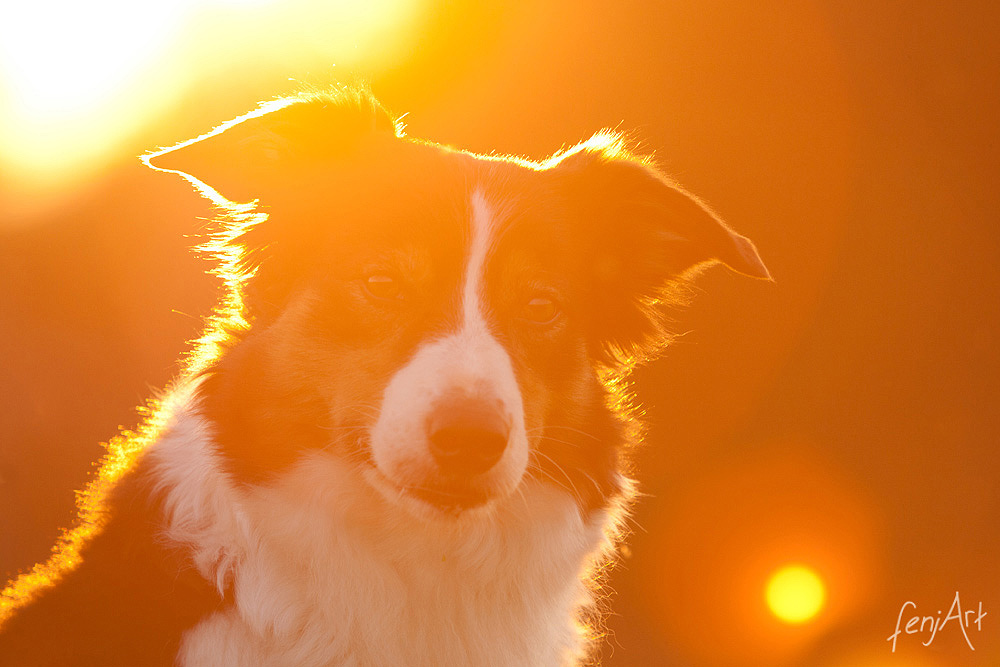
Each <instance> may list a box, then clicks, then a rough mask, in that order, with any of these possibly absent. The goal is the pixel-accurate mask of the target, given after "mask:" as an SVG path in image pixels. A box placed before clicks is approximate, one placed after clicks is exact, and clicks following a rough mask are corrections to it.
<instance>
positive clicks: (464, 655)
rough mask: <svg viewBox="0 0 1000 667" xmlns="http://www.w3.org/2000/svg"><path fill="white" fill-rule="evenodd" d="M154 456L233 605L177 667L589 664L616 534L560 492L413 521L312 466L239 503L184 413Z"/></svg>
mask: <svg viewBox="0 0 1000 667" xmlns="http://www.w3.org/2000/svg"><path fill="white" fill-rule="evenodd" d="M150 456H151V457H152V458H153V461H154V465H155V466H156V474H157V475H158V478H159V481H160V484H161V487H162V489H163V491H164V492H165V493H166V497H167V503H166V506H167V510H168V527H167V530H166V536H167V537H168V538H170V539H171V540H173V541H175V542H179V543H182V544H184V545H186V546H187V547H188V548H189V549H191V552H192V555H193V557H194V560H195V563H196V565H197V567H198V568H199V570H200V571H201V572H202V574H203V575H204V576H206V578H208V579H209V580H211V581H214V582H217V583H218V585H219V586H220V588H223V587H225V586H231V589H232V591H233V594H234V595H233V597H234V599H235V603H234V604H233V605H232V606H230V607H228V608H226V609H224V610H222V611H220V612H217V613H215V614H213V615H211V616H209V617H208V618H206V619H204V620H202V621H201V622H200V623H199V624H198V625H197V626H195V627H194V628H192V629H191V630H189V631H188V632H187V633H186V634H185V636H184V638H183V642H182V646H181V650H180V654H179V655H178V664H180V665H186V666H189V667H193V666H195V665H220V666H223V665H233V666H237V665H239V666H248V665H275V666H278V665H282V666H283V665H288V666H295V667H309V666H314V665H315V666H320V665H371V666H382V665H407V666H412V667H417V666H422V665H426V666H428V667H430V666H440V665H496V666H501V665H510V666H514V665H517V666H519V667H522V666H524V665H552V666H562V665H572V664H575V662H576V660H577V659H578V658H579V657H580V655H581V653H582V652H583V651H584V650H585V638H584V636H583V634H584V632H585V630H584V629H583V628H581V627H580V625H579V623H578V618H579V616H580V614H581V612H582V611H583V610H584V609H585V608H586V607H587V606H588V605H589V604H590V599H589V593H588V590H587V587H586V586H585V585H584V584H583V583H582V581H583V580H584V578H585V577H586V576H588V572H589V570H590V569H591V566H592V565H593V563H594V562H595V559H597V558H599V557H600V556H601V552H603V551H604V549H605V548H606V542H607V538H606V536H605V533H606V527H605V523H606V522H607V521H608V520H609V519H608V517H607V515H606V514H605V513H604V512H598V513H596V514H595V515H593V516H591V517H590V519H589V520H587V521H585V520H584V518H582V517H581V514H580V511H579V509H578V507H577V505H576V504H575V503H574V501H573V499H572V497H571V496H570V495H569V494H567V493H565V492H563V491H561V490H559V489H556V488H553V487H550V486H548V485H545V484H542V483H540V482H537V481H534V480H530V479H526V480H525V481H524V483H523V484H522V486H521V488H520V489H519V491H518V492H516V493H515V494H514V495H513V496H511V497H509V498H507V499H506V500H504V501H503V502H502V503H500V504H498V505H494V506H491V507H488V508H485V509H481V510H477V511H473V512H468V513H466V514H463V515H462V516H460V517H458V518H456V519H444V518H439V519H434V518H417V517H415V516H414V515H412V514H411V513H409V512H406V511H404V510H402V509H401V508H400V507H398V506H396V505H395V504H394V503H391V502H389V501H386V500H385V499H384V498H383V497H382V495H381V494H379V493H378V492H376V491H375V490H374V488H373V487H372V486H371V485H370V484H368V483H367V482H366V481H365V480H364V479H363V478H362V474H361V473H360V472H359V471H358V470H357V468H356V467H354V466H351V465H348V464H346V463H344V462H342V461H340V460H339V459H337V458H336V457H334V456H332V455H329V454H325V453H319V452H317V453H314V454H312V455H310V456H307V457H304V458H303V459H302V460H301V461H300V462H299V463H298V464H297V465H295V466H293V467H292V468H291V469H290V470H288V471H286V472H285V473H283V474H282V476H281V477H280V478H279V479H277V480H276V481H275V482H273V483H271V484H269V485H267V486H259V487H252V488H249V489H237V488H236V487H235V486H234V485H233V484H232V483H231V482H230V480H229V479H228V478H227V476H226V475H225V474H224V473H223V472H222V468H221V465H220V462H219V460H218V455H217V454H216V453H215V452H214V451H213V447H212V444H211V440H210V433H209V429H208V427H207V425H206V424H205V423H204V421H203V420H201V419H200V418H199V417H197V416H195V415H192V414H187V413H182V414H181V416H179V417H178V420H177V423H176V425H175V426H174V428H173V429H172V431H171V432H170V434H168V435H167V436H166V437H165V438H164V439H163V440H162V441H161V442H159V443H158V444H157V445H156V446H155V449H154V450H153V451H152V452H150Z"/></svg>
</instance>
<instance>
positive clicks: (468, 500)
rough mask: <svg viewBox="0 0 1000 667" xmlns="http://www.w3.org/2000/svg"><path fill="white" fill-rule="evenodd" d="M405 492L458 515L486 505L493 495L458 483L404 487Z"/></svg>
mask: <svg viewBox="0 0 1000 667" xmlns="http://www.w3.org/2000/svg"><path fill="white" fill-rule="evenodd" d="M403 491H404V492H405V493H407V494H408V495H410V496H413V497H414V498H417V499H419V500H422V501H423V502H425V503H427V504H429V505H432V506H434V507H435V508H437V509H439V510H442V511H445V512H449V513H454V514H458V513H460V512H464V511H465V510H469V509H472V508H474V507H479V506H480V505H485V504H486V503H488V502H489V501H490V500H491V499H492V497H493V496H492V495H491V494H490V493H489V492H488V491H487V490H485V489H483V488H480V487H475V486H471V485H469V484H462V483H458V482H442V483H438V484H434V485H427V486H409V487H404V488H403Z"/></svg>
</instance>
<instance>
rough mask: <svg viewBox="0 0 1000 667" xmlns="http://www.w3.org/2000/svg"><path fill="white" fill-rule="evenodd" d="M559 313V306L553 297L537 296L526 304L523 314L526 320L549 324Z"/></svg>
mask: <svg viewBox="0 0 1000 667" xmlns="http://www.w3.org/2000/svg"><path fill="white" fill-rule="evenodd" d="M558 314H559V306H557V305H556V302H555V301H553V300H552V299H550V298H548V297H544V296H536V297H535V298H533V299H532V300H531V301H528V303H526V304H524V309H523V311H522V314H521V316H522V317H524V319H526V320H531V321H532V322H538V323H539V324H548V323H549V322H551V321H552V320H554V319H555V318H556V315H558Z"/></svg>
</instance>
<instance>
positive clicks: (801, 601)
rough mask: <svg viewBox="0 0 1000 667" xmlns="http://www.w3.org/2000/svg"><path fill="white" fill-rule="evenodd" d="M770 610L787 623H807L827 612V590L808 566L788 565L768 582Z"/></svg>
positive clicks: (768, 604)
mask: <svg viewBox="0 0 1000 667" xmlns="http://www.w3.org/2000/svg"><path fill="white" fill-rule="evenodd" d="M766 596H767V606H768V608H769V609H770V610H771V612H772V613H773V614H774V615H775V616H777V617H778V618H779V619H781V620H782V621H784V622H786V623H793V624H799V623H805V622H806V621H809V620H812V619H813V618H815V617H816V615H817V614H819V612H820V611H821V610H822V609H823V604H824V603H825V602H826V586H825V585H824V584H823V580H822V579H820V577H819V575H818V574H816V572H814V571H813V570H812V569H810V568H808V567H806V566H804V565H786V566H785V567H782V568H781V569H779V570H778V571H777V572H775V573H774V574H773V575H771V578H770V579H769V580H768V582H767V592H766Z"/></svg>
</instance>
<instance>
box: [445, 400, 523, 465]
mask: <svg viewBox="0 0 1000 667" xmlns="http://www.w3.org/2000/svg"><path fill="white" fill-rule="evenodd" d="M509 434H510V426H509V425H508V423H507V419H506V418H505V417H504V415H503V413H502V412H501V410H500V406H498V405H496V404H495V403H491V402H488V401H485V400H483V399H478V398H467V397H459V398H450V399H448V400H443V401H441V402H440V403H439V404H438V405H437V406H436V407H435V409H434V412H433V413H432V414H431V418H430V420H429V421H428V423H427V439H428V441H429V442H430V450H431V454H433V455H434V460H435V461H437V464H438V466H439V467H440V468H441V472H443V473H445V474H448V475H477V474H479V473H483V472H486V471H487V470H489V469H490V468H492V467H493V466H494V465H495V464H496V462H497V461H499V460H500V457H501V456H503V451H504V449H506V448H507V437H508V435H509Z"/></svg>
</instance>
